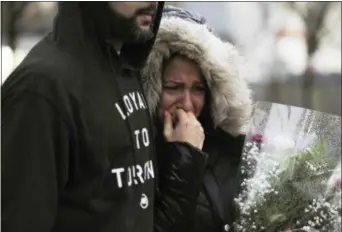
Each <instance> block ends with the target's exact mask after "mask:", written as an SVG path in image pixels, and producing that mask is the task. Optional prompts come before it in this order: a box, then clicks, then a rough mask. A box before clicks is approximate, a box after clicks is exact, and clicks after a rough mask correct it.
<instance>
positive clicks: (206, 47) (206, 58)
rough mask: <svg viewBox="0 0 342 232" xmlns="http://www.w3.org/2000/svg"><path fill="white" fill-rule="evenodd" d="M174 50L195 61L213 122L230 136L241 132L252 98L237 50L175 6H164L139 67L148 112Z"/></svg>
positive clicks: (199, 19)
mask: <svg viewBox="0 0 342 232" xmlns="http://www.w3.org/2000/svg"><path fill="white" fill-rule="evenodd" d="M174 53H178V54H181V55H183V56H186V57H188V58H190V59H192V60H194V61H195V62H196V63H197V64H198V65H199V67H200V69H201V71H202V74H203V76H204V78H205V80H206V82H207V85H208V87H209V89H210V91H211V102H210V107H211V109H210V114H211V118H212V120H213V124H214V126H215V127H219V128H221V129H222V130H223V131H225V132H227V133H229V134H231V135H233V136H237V135H240V134H245V133H246V129H247V124H248V120H249V118H250V115H251V111H252V100H251V91H250V89H249V87H248V85H247V82H246V81H245V80H244V78H243V76H242V72H241V71H242V70H241V64H240V56H239V54H238V52H237V50H236V49H235V47H234V46H233V45H231V44H230V43H228V42H224V41H222V40H221V39H220V38H218V37H217V36H215V34H214V33H213V32H212V30H211V29H210V27H208V25H206V23H205V20H204V18H203V17H200V16H197V15H195V14H192V13H190V12H189V11H185V10H183V9H179V8H175V7H171V8H170V7H167V8H165V10H164V18H163V19H162V21H161V24H160V28H159V32H158V35H157V39H156V42H155V46H154V47H153V49H152V51H151V53H150V55H149V58H148V60H147V63H146V66H145V67H144V69H143V70H142V76H143V84H144V91H145V94H146V98H147V102H148V104H149V107H150V113H151V114H152V115H154V114H155V112H157V107H158V105H159V101H160V96H161V93H162V70H163V63H164V61H165V60H167V59H169V58H170V56H171V55H172V54H174Z"/></svg>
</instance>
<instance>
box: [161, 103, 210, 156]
mask: <svg viewBox="0 0 342 232" xmlns="http://www.w3.org/2000/svg"><path fill="white" fill-rule="evenodd" d="M177 117H178V123H177V125H176V127H175V128H173V125H172V117H171V114H170V113H169V112H167V111H165V114H164V137H165V139H166V141H167V142H176V141H178V142H186V143H190V144H191V145H192V146H194V147H196V148H198V149H200V150H202V148H203V143H204V139H205V136H204V130H203V127H202V125H201V124H200V122H199V121H198V120H197V118H196V117H195V115H194V114H193V113H192V112H189V113H186V112H185V111H184V110H182V109H178V110H177Z"/></svg>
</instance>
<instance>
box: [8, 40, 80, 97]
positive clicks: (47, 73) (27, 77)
mask: <svg viewBox="0 0 342 232" xmlns="http://www.w3.org/2000/svg"><path fill="white" fill-rule="evenodd" d="M83 66H84V65H83ZM82 70H83V69H82V64H81V62H80V61H78V60H77V58H76V57H73V56H72V55H70V54H68V52H66V51H63V50H60V49H58V48H57V47H56V46H54V45H52V44H49V43H48V42H47V41H46V40H42V41H40V42H39V43H38V44H37V45H36V46H35V47H34V48H32V50H31V51H30V52H29V53H28V55H27V56H26V57H25V59H24V60H23V61H22V63H21V64H19V66H18V67H17V68H16V69H15V70H14V71H13V72H12V73H11V75H10V76H9V77H8V78H7V80H6V81H5V83H4V84H3V86H2V92H3V93H4V94H6V93H10V92H16V91H21V90H24V89H26V90H31V91H34V92H37V91H43V92H44V95H45V94H48V95H49V94H52V93H53V91H57V90H61V89H68V88H70V87H71V86H72V85H73V84H72V83H73V82H75V81H77V79H81V77H82V72H83V71H82Z"/></svg>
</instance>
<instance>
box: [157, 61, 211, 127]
mask: <svg viewBox="0 0 342 232" xmlns="http://www.w3.org/2000/svg"><path fill="white" fill-rule="evenodd" d="M205 92H206V88H205V85H204V83H203V80H202V78H201V71H200V68H199V67H198V66H197V65H196V63H194V62H193V61H191V60H189V59H186V58H184V57H181V56H175V57H174V58H172V60H170V61H169V62H168V63H167V66H166V67H165V70H164V76H163V92H162V96H161V101H160V115H161V116H162V115H164V112H165V111H168V112H169V113H170V114H171V115H172V118H173V120H174V122H175V121H176V110H177V109H183V110H184V111H185V112H192V113H193V114H194V115H195V116H196V117H198V116H199V115H200V113H201V111H202V109H203V106H204V103H205Z"/></svg>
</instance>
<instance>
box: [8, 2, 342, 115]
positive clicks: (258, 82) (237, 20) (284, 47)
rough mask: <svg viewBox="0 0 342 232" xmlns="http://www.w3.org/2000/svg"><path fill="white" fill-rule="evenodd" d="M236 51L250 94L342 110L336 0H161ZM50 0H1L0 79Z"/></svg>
mask: <svg viewBox="0 0 342 232" xmlns="http://www.w3.org/2000/svg"><path fill="white" fill-rule="evenodd" d="M167 4H170V5H175V6H180V7H183V8H186V9H189V10H192V11H194V12H197V13H199V14H201V15H203V16H204V17H205V18H206V19H207V22H208V24H210V25H211V26H212V27H213V28H214V31H215V32H216V34H217V35H219V36H220V37H221V38H222V39H223V40H226V41H229V42H231V43H233V44H234V45H235V46H236V47H237V48H238V50H239V51H240V53H241V56H242V59H243V61H244V62H243V65H242V67H243V71H244V75H245V78H246V79H247V80H248V82H249V83H250V85H251V87H252V89H253V94H254V99H255V100H265V101H272V102H278V103H283V104H289V105H294V106H301V107H306V108H310V109H314V110H319V111H323V112H328V113H332V114H337V115H340V116H341V2H167ZM56 12H57V7H56V2H17V1H10V2H1V37H2V39H1V48H2V49H1V74H2V75H1V77H2V83H3V82H4V81H5V80H6V78H7V77H8V75H9V74H10V72H11V71H12V70H13V69H14V68H15V67H16V66H17V65H18V64H19V63H20V62H21V60H22V59H23V58H24V57H25V55H26V54H27V52H28V51H29V50H30V49H31V48H32V47H33V46H34V44H35V43H36V42H37V41H38V40H40V39H41V38H42V37H43V36H44V35H45V34H46V33H48V32H49V31H50V30H51V28H52V24H53V18H54V16H55V14H56Z"/></svg>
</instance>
